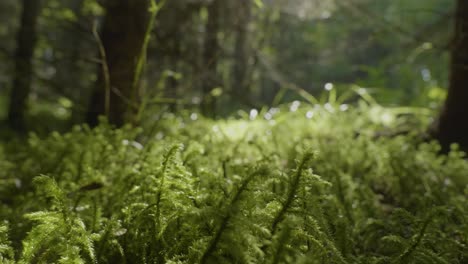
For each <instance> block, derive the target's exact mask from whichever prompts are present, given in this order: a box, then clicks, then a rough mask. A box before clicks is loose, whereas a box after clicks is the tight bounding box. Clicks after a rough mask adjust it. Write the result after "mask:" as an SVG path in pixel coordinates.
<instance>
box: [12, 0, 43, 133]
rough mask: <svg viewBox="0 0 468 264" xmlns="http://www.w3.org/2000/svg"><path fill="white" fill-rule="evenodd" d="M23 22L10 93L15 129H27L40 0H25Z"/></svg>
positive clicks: (18, 37) (18, 39)
mask: <svg viewBox="0 0 468 264" xmlns="http://www.w3.org/2000/svg"><path fill="white" fill-rule="evenodd" d="M22 4H23V10H22V13H21V23H20V28H19V31H18V35H17V40H16V41H17V43H16V51H15V72H14V76H13V87H12V91H11V94H10V105H9V109H8V123H9V125H10V127H11V128H13V129H15V130H24V129H25V121H24V119H25V113H26V111H27V100H28V96H29V93H30V91H31V83H32V78H33V65H32V59H33V55H34V48H35V46H36V39H37V32H36V24H37V18H38V16H39V12H40V0H23V2H22Z"/></svg>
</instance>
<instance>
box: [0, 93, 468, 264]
mask: <svg viewBox="0 0 468 264" xmlns="http://www.w3.org/2000/svg"><path fill="white" fill-rule="evenodd" d="M429 119H430V116H429V115H428V114H427V113H426V111H420V109H419V110H415V109H413V110H411V109H406V108H385V107H381V106H379V105H376V104H370V103H366V102H360V103H359V104H358V105H357V106H348V105H333V104H325V105H321V106H311V105H304V104H303V105H301V104H300V103H298V102H295V103H292V104H290V105H286V106H283V107H279V108H271V109H264V110H260V111H257V110H252V111H250V112H246V113H244V116H243V117H241V118H232V119H224V120H210V119H204V118H201V117H199V116H196V115H194V114H191V115H190V114H189V115H187V116H186V117H184V116H183V115H181V116H174V115H171V114H168V115H164V116H163V117H162V118H161V119H160V120H159V121H158V123H157V124H156V125H155V126H147V127H144V128H141V129H140V128H139V129H134V128H130V127H124V128H121V129H113V128H111V127H110V126H109V125H108V124H105V123H103V124H101V125H100V126H99V127H97V128H94V129H90V128H87V127H86V126H80V127H75V128H74V129H73V130H72V131H71V132H68V133H51V134H50V135H48V136H46V137H39V136H36V135H34V134H31V135H29V136H28V137H27V139H26V140H25V139H24V138H23V139H13V140H9V141H8V142H3V143H1V144H0V219H2V222H0V262H1V263H451V264H452V263H468V238H467V236H468V203H467V199H466V198H467V195H468V177H467V176H466V172H467V171H468V162H467V161H466V159H465V156H464V154H463V153H462V152H460V151H458V150H457V149H456V147H454V148H453V150H452V152H450V153H449V154H448V155H441V154H440V153H439V151H440V148H439V146H438V145H437V144H436V143H435V142H429V141H427V140H425V139H423V138H421V134H423V133H424V131H425V128H426V127H427V124H428V122H429Z"/></svg>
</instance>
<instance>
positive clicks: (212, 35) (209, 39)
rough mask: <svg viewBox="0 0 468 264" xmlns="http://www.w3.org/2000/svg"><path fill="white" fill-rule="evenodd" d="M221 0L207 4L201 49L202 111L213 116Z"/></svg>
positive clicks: (214, 0) (217, 80)
mask: <svg viewBox="0 0 468 264" xmlns="http://www.w3.org/2000/svg"><path fill="white" fill-rule="evenodd" d="M221 1H222V0H213V1H212V2H211V4H210V5H209V6H208V21H207V22H206V30H205V43H204V50H203V64H204V65H203V66H204V68H205V71H204V73H203V80H202V86H203V87H202V94H203V95H202V96H203V100H202V113H203V114H204V115H206V116H213V114H214V111H215V105H216V102H215V98H214V97H213V96H212V95H211V91H212V90H213V89H214V88H216V87H217V86H218V85H219V78H218V73H217V67H218V59H219V58H218V56H219V43H218V31H219V24H220V20H219V19H220V7H221Z"/></svg>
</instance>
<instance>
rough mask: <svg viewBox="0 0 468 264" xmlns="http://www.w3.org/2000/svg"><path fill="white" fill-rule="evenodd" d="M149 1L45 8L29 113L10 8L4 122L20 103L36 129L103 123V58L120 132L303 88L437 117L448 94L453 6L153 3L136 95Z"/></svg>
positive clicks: (18, 24)
mask: <svg viewBox="0 0 468 264" xmlns="http://www.w3.org/2000/svg"><path fill="white" fill-rule="evenodd" d="M141 1H142V2H145V3H142V4H137V2H135V3H133V2H134V1H133V2H132V4H131V5H132V6H133V5H135V8H133V7H130V4H129V3H126V2H125V1H123V0H122V1H110V2H109V3H113V5H109V3H107V2H108V1H96V0H84V1H79V0H67V1H58V0H43V3H42V12H40V13H38V24H37V32H38V34H37V35H38V36H37V38H38V41H37V45H36V48H35V52H34V53H33V54H32V55H31V56H32V58H31V65H32V68H31V77H30V79H31V85H30V87H31V88H30V92H29V93H28V96H27V97H24V95H23V96H22V97H24V98H25V99H27V100H26V102H25V106H24V107H23V106H21V104H19V103H18V102H15V100H17V99H14V98H16V97H15V95H14V94H15V93H16V92H18V91H22V90H21V89H15V88H14V87H15V86H16V84H15V81H14V80H15V78H14V77H13V76H14V72H13V71H12V68H13V65H14V64H15V61H17V60H16V59H15V55H14V54H15V50H17V49H19V48H20V46H19V45H17V44H15V43H14V39H15V36H16V35H17V34H21V32H22V31H21V28H22V24H24V21H23V22H22V21H21V19H20V17H21V16H20V11H21V10H22V3H20V2H18V1H13V0H5V1H2V3H1V4H0V15H1V17H0V19H1V20H2V24H1V26H0V39H1V40H2V42H1V44H0V51H1V58H2V60H3V61H4V63H3V64H2V66H1V67H0V77H1V78H0V85H1V86H0V87H1V90H0V95H1V96H0V100H1V102H3V103H2V106H4V107H3V109H2V110H1V111H0V116H2V117H3V118H6V115H7V109H8V107H7V106H8V105H9V104H8V101H9V100H8V98H11V100H12V102H10V105H11V106H12V107H10V110H11V111H10V112H11V113H13V110H14V111H17V112H22V111H25V119H26V122H25V123H26V124H27V125H28V126H29V128H34V129H36V130H37V129H43V130H50V129H58V128H66V127H69V125H70V124H74V123H81V122H83V121H85V120H87V121H88V122H90V123H96V120H97V116H98V115H100V114H105V113H106V111H105V105H106V103H105V102H106V100H105V94H106V92H105V91H106V88H105V87H106V85H105V81H104V79H105V76H104V75H103V55H106V61H105V64H107V66H106V67H108V68H109V69H108V70H109V79H110V80H109V87H110V88H108V90H109V89H110V90H111V91H110V94H109V98H108V99H109V102H108V104H109V113H108V115H109V118H110V119H111V121H112V122H113V123H115V124H119V125H120V124H123V123H124V121H125V120H124V114H122V113H123V112H126V111H127V110H131V111H130V112H133V114H132V115H133V116H134V117H133V118H134V121H135V120H149V119H148V118H150V119H151V120H152V119H154V118H157V116H159V114H160V113H165V112H178V111H185V110H189V111H193V112H198V111H200V112H202V113H203V114H204V115H206V116H212V117H215V116H216V117H223V116H226V115H231V114H233V113H235V112H236V111H237V110H238V109H250V108H260V107H262V106H264V105H270V106H271V105H275V104H279V103H284V102H288V101H291V100H302V99H303V98H302V96H301V94H300V93H298V91H304V92H307V93H310V94H311V95H314V96H319V95H320V94H321V93H322V91H323V87H324V85H325V84H326V83H333V84H334V87H335V88H336V89H338V90H339V91H346V90H347V89H349V87H350V85H354V84H356V85H359V86H361V87H366V88H368V91H369V92H370V93H371V94H372V96H374V97H375V98H376V99H377V100H378V101H379V102H381V103H384V104H387V105H414V106H430V107H433V108H434V109H437V108H438V107H439V105H440V103H441V102H442V100H443V99H444V96H445V89H444V88H445V87H447V86H448V70H449V67H448V65H449V57H450V56H449V54H450V52H449V50H450V46H449V43H450V39H451V36H452V30H451V28H452V24H453V18H454V8H455V1H453V0H427V1H416V0H415V1H403V0H399V1H390V0H382V1H371V0H347V1H334V0H327V1H305V0H294V1H291V0H289V1H286V0H263V1H261V0H249V1H247V0H242V1H218V0H171V1H155V3H156V4H157V5H158V7H160V10H159V11H158V14H157V16H156V20H155V23H154V25H152V26H154V28H153V29H152V30H151V32H149V33H150V35H149V37H150V38H149V42H148V43H147V44H148V47H147V48H148V49H147V52H146V53H145V56H144V58H143V59H144V62H145V63H144V64H143V66H144V67H142V69H141V72H142V75H141V81H139V82H138V85H137V86H138V87H133V86H132V85H134V84H135V83H134V75H135V68H134V67H136V64H137V62H138V61H139V59H140V57H139V56H140V55H141V53H140V52H141V47H142V41H144V40H143V38H144V35H145V34H146V28H147V26H148V24H147V21H148V17H149V16H150V12H149V10H148V2H149V1H143V0H141ZM35 3H37V2H35ZM119 3H126V4H125V5H124V4H122V6H118V5H119ZM114 5H116V6H118V7H115V6H114ZM127 5H128V6H127ZM136 6H138V8H137V7H136ZM27 7H28V9H29V8H32V6H31V5H28V6H27ZM116 10H120V11H116ZM116 12H117V15H114V13H116ZM119 12H120V13H119ZM132 12H133V14H132ZM30 17H31V16H30ZM109 21H111V22H109ZM23 26H24V25H23ZM109 32H112V33H109ZM28 43H29V45H32V44H33V42H30V41H28ZM102 51H104V53H105V54H103V52H102ZM116 64H118V66H115V65H116ZM27 79H28V77H26V75H25V78H21V80H22V82H26V81H27ZM16 82H18V81H16ZM23 94H24V93H23ZM27 106H28V107H27ZM114 109H115V110H114ZM114 114H115V115H114ZM10 119H13V118H10ZM44 119H49V121H50V122H42V121H41V122H39V120H44ZM15 120H20V119H16V118H15ZM126 121H130V120H128V119H127V120H126ZM18 122H21V121H18ZM10 123H11V122H10ZM44 124H48V126H49V128H47V129H46V128H44V127H43V126H45V125H44ZM41 126H42V128H41Z"/></svg>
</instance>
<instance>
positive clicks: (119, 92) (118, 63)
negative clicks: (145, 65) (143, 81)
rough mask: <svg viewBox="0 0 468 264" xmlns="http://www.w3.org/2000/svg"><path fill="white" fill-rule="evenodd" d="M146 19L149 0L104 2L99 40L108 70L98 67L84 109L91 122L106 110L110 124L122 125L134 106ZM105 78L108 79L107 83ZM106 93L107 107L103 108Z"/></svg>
mask: <svg viewBox="0 0 468 264" xmlns="http://www.w3.org/2000/svg"><path fill="white" fill-rule="evenodd" d="M149 19H150V12H149V0H118V1H116V0H109V1H107V2H106V16H105V18H104V22H103V25H102V33H101V40H102V46H103V47H102V48H104V51H105V61H104V62H103V63H105V66H107V68H108V72H106V69H105V68H106V67H100V69H99V77H98V81H97V86H96V89H95V90H94V92H93V95H92V96H91V102H90V105H89V107H88V113H87V121H88V123H89V124H90V125H91V126H95V125H97V123H98V116H100V115H105V114H108V119H109V122H110V123H111V124H113V125H116V126H122V125H123V124H124V123H125V122H126V121H128V118H127V117H128V116H131V115H132V113H134V112H135V111H136V110H137V108H138V101H139V98H138V89H136V88H137V87H134V78H135V74H136V70H137V64H138V59H139V56H140V54H141V52H142V48H143V45H144V39H145V35H146V31H147V27H148V24H149ZM106 78H108V82H109V83H106ZM107 86H110V87H107ZM107 89H109V90H110V91H107ZM106 93H107V94H106ZM107 96H108V97H109V98H108V99H109V101H108V103H109V104H108V108H109V109H107V110H106V104H107V103H106V101H107V100H106V97H107ZM106 112H108V113H106Z"/></svg>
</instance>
